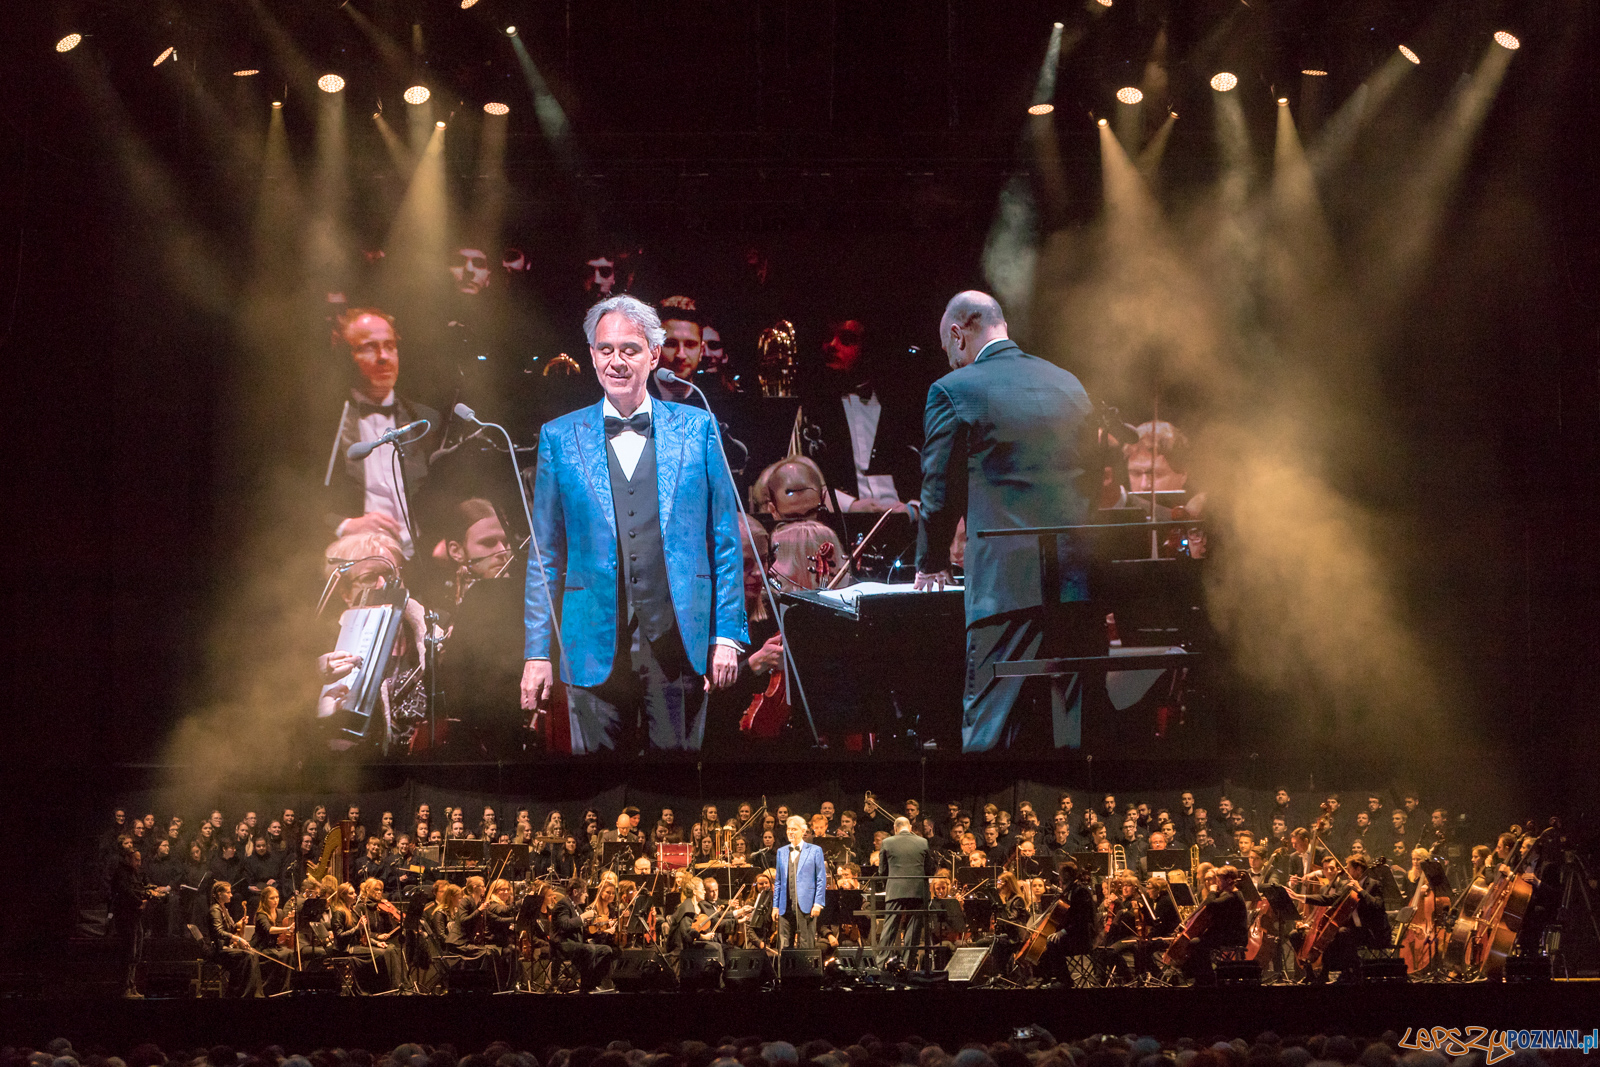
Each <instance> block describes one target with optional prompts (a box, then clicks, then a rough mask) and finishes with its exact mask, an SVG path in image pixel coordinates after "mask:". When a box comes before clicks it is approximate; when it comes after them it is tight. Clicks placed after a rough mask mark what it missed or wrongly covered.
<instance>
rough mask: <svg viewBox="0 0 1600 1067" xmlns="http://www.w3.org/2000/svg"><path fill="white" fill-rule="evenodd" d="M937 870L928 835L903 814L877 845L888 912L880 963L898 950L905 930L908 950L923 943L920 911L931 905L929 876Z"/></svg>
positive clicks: (879, 937) (923, 919) (879, 942)
mask: <svg viewBox="0 0 1600 1067" xmlns="http://www.w3.org/2000/svg"><path fill="white" fill-rule="evenodd" d="M934 870H935V868H934V861H933V850H932V849H931V848H929V847H928V839H927V838H925V837H919V836H917V835H916V834H914V833H912V832H911V820H910V819H908V818H906V817H905V816H904V815H902V816H900V817H899V818H898V819H896V820H895V821H894V833H892V834H890V835H889V836H888V837H886V838H884V839H883V844H881V845H879V846H878V873H879V874H880V875H882V876H883V877H884V884H883V900H884V911H885V913H886V916H885V918H884V920H883V929H882V930H881V931H879V934H878V962H879V963H880V964H881V963H883V961H884V960H886V959H888V958H889V954H890V953H892V952H894V951H895V949H896V947H897V945H898V944H899V941H900V937H901V935H902V934H904V935H905V945H906V954H908V955H909V953H910V952H911V951H912V950H913V949H915V948H916V947H917V946H918V945H919V944H921V942H922V928H923V924H924V922H925V919H926V917H925V916H923V915H921V914H918V913H919V912H921V911H922V909H924V908H926V907H927V906H928V895H929V894H928V877H929V876H930V875H932V874H933V872H934Z"/></svg>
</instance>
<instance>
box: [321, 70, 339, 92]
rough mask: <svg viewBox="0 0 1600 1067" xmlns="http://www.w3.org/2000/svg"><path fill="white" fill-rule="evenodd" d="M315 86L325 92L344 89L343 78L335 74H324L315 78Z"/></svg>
mask: <svg viewBox="0 0 1600 1067" xmlns="http://www.w3.org/2000/svg"><path fill="white" fill-rule="evenodd" d="M317 88H318V89H321V90H322V91H323V92H325V93H339V92H343V91H344V79H343V78H341V77H339V75H337V74H324V75H323V76H322V77H320V78H318V79H317Z"/></svg>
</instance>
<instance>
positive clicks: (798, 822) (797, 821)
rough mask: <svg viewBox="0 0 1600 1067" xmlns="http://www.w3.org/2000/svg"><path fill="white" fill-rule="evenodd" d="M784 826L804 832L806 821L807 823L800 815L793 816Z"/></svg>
mask: <svg viewBox="0 0 1600 1067" xmlns="http://www.w3.org/2000/svg"><path fill="white" fill-rule="evenodd" d="M783 825H784V826H788V827H793V828H795V829H799V830H804V829H805V828H806V821H805V819H803V818H801V817H800V816H798V815H791V816H789V821H788V822H786V823H784V824H783Z"/></svg>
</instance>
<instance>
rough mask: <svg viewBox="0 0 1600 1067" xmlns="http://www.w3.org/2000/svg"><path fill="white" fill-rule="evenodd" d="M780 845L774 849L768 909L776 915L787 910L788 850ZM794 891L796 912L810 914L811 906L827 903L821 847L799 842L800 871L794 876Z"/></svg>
mask: <svg viewBox="0 0 1600 1067" xmlns="http://www.w3.org/2000/svg"><path fill="white" fill-rule="evenodd" d="M791 847H792V846H790V845H784V846H783V847H782V848H780V849H778V884H777V885H775V886H773V888H772V906H773V907H775V908H777V909H778V910H779V911H788V910H789V850H790V848H791ZM795 890H796V892H798V893H799V895H800V910H801V911H803V912H805V913H807V914H808V915H809V914H810V913H811V907H812V905H814V904H826V903H827V902H828V859H827V857H826V856H824V855H823V854H822V849H821V847H819V846H817V845H813V844H812V843H811V842H809V841H802V842H800V867H799V870H798V873H797V874H796V876H795Z"/></svg>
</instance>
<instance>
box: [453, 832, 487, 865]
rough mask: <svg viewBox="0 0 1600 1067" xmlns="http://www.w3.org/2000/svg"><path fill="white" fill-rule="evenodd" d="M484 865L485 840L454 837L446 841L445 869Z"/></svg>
mask: <svg viewBox="0 0 1600 1067" xmlns="http://www.w3.org/2000/svg"><path fill="white" fill-rule="evenodd" d="M481 866H483V842H482V841H477V840H474V839H472V838H462V837H457V838H452V839H451V840H449V841H446V842H445V843H444V869H445V870H447V871H452V870H475V869H476V868H478V867H481Z"/></svg>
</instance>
